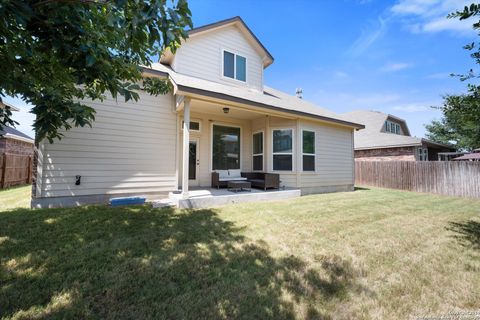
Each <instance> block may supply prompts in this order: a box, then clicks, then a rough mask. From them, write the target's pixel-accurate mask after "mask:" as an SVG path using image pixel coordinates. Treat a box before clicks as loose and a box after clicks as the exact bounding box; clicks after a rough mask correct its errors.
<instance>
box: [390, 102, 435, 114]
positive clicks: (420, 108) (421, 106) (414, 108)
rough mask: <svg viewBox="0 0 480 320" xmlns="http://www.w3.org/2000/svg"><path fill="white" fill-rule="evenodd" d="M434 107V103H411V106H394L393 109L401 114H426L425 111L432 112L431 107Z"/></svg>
mask: <svg viewBox="0 0 480 320" xmlns="http://www.w3.org/2000/svg"><path fill="white" fill-rule="evenodd" d="M432 105H435V104H433V103H411V104H405V105H399V106H394V107H392V108H391V109H392V110H395V111H401V112H407V113H414V112H425V111H431V110H432V108H430V107H431V106H432Z"/></svg>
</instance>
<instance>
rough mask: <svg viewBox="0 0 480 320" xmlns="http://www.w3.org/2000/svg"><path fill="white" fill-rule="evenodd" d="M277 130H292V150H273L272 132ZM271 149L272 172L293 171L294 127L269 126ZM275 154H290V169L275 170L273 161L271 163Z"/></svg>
mask: <svg viewBox="0 0 480 320" xmlns="http://www.w3.org/2000/svg"><path fill="white" fill-rule="evenodd" d="M278 130H292V152H291V153H288V152H273V132H274V131H278ZM271 131H272V132H271V151H272V158H271V159H272V172H294V171H295V157H294V154H295V152H294V151H295V129H294V128H293V127H285V128H277V127H275V128H271ZM275 155H291V156H292V170H275V169H274V168H273V167H274V163H273V156H275Z"/></svg>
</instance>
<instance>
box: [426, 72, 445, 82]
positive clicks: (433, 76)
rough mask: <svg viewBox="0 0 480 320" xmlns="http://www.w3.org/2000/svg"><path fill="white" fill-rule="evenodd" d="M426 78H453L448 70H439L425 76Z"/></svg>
mask: <svg viewBox="0 0 480 320" xmlns="http://www.w3.org/2000/svg"><path fill="white" fill-rule="evenodd" d="M425 78H426V79H436V80H443V79H448V78H451V76H450V73H448V72H437V73H432V74H429V75H427V76H426V77H425Z"/></svg>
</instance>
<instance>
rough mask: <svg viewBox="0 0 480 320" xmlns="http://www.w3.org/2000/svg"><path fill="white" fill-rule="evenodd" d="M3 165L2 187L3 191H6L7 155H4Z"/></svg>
mask: <svg viewBox="0 0 480 320" xmlns="http://www.w3.org/2000/svg"><path fill="white" fill-rule="evenodd" d="M2 162H3V165H2V183H1V185H0V187H1V189H5V185H6V182H7V177H6V176H7V153H5V152H4V153H3V161H2Z"/></svg>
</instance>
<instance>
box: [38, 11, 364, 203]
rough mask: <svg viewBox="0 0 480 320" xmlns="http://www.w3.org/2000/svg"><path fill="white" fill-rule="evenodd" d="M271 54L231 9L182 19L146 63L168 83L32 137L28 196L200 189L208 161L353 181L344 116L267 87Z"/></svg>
mask: <svg viewBox="0 0 480 320" xmlns="http://www.w3.org/2000/svg"><path fill="white" fill-rule="evenodd" d="M272 63H273V57H272V55H271V54H270V53H269V52H268V50H267V49H266V48H265V47H264V46H263V45H262V43H261V42H260V41H259V39H258V38H257V37H256V36H255V35H254V34H253V33H252V31H251V30H250V29H249V28H248V27H247V25H246V24H245V23H244V22H243V20H242V19H240V18H239V17H235V18H231V19H227V20H223V21H220V22H217V23H213V24H210V25H206V26H203V27H199V28H195V29H193V30H190V32H189V38H188V39H187V40H186V41H185V42H184V43H183V44H182V46H181V47H180V48H179V50H178V51H177V52H176V54H171V53H169V52H166V53H165V54H164V55H163V56H162V57H161V60H160V63H157V64H154V65H153V66H152V67H151V68H145V69H144V73H145V75H148V76H154V77H160V78H165V79H168V81H170V82H171V84H172V86H173V92H171V93H170V94H167V95H161V96H150V95H148V94H146V93H144V92H140V100H139V101H138V102H128V103H125V102H122V101H120V100H118V101H117V100H115V99H107V100H105V101H103V102H100V101H92V102H86V103H88V104H89V105H90V106H92V107H94V108H95V110H96V112H97V113H96V120H95V122H94V124H93V128H73V129H71V130H69V131H67V132H65V133H64V134H65V136H64V138H63V139H62V140H60V141H55V142H54V143H53V144H50V143H48V142H47V141H42V142H41V143H40V144H39V154H38V170H37V172H38V177H37V180H36V181H37V183H36V185H35V187H34V193H33V200H32V205H33V206H34V207H46V206H66V205H75V204H83V203H92V202H104V201H105V200H106V199H108V198H109V197H112V196H124V195H146V196H147V197H150V198H158V197H162V196H165V195H167V194H168V193H170V192H172V191H180V190H181V192H182V196H183V198H184V199H188V197H189V189H192V188H194V187H196V188H209V187H210V186H211V183H212V172H216V171H220V170H223V171H225V170H227V171H229V170H232V171H233V170H235V171H242V172H270V173H278V174H279V176H280V187H281V188H283V187H285V188H287V189H288V188H297V189H299V190H301V192H302V194H307V193H317V192H331V191H344V190H353V184H354V159H353V157H354V154H353V145H354V131H355V130H357V129H361V128H363V127H364V126H363V125H361V124H358V123H355V122H354V121H348V120H345V119H344V118H343V117H342V116H339V115H337V114H335V113H333V112H331V111H328V110H326V109H323V108H320V107H318V106H316V105H314V104H312V103H309V102H307V101H305V100H303V99H301V98H299V97H296V96H291V95H288V94H285V93H283V92H280V91H278V90H275V89H273V88H270V87H267V86H266V85H265V84H264V70H265V69H266V68H267V67H268V66H270V65H271V64H272Z"/></svg>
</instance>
